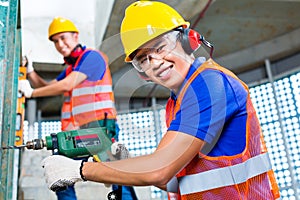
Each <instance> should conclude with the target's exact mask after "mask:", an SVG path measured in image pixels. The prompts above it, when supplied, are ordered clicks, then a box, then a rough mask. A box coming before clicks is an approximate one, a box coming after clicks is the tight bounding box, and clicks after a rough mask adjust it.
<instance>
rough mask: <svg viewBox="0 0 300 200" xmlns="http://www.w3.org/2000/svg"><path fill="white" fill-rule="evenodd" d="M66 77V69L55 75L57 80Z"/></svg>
mask: <svg viewBox="0 0 300 200" xmlns="http://www.w3.org/2000/svg"><path fill="white" fill-rule="evenodd" d="M65 77H66V69H64V70H63V71H62V72H61V73H60V74H59V75H58V76H57V77H56V80H57V81H61V80H63V79H64V78H65Z"/></svg>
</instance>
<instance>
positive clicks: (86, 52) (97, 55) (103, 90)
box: [19, 17, 135, 200]
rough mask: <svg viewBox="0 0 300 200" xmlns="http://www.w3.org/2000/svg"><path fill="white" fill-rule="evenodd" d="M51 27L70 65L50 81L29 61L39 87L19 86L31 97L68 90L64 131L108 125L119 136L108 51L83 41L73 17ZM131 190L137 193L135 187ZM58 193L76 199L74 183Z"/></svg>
mask: <svg viewBox="0 0 300 200" xmlns="http://www.w3.org/2000/svg"><path fill="white" fill-rule="evenodd" d="M48 31H49V35H48V38H49V40H50V41H52V42H53V43H54V46H55V48H56V50H57V51H58V52H59V53H60V54H61V55H62V56H63V57H64V61H65V64H66V65H67V67H66V68H65V70H63V71H62V72H61V73H60V74H59V75H58V77H57V78H56V79H55V80H52V81H50V82H47V81H45V80H44V79H43V78H41V77H40V76H39V75H38V74H37V73H36V72H35V71H34V69H33V66H32V63H31V62H28V66H27V67H28V70H27V73H28V75H27V76H28V78H29V80H30V82H31V84H32V85H33V87H34V88H35V89H33V88H31V85H30V84H29V82H28V81H27V80H25V81H23V82H20V83H19V84H20V86H19V89H20V90H21V92H23V93H24V95H25V96H26V97H27V98H33V97H44V96H54V95H62V94H64V103H63V105H62V114H61V124H62V131H70V130H75V129H84V128H95V127H100V126H101V127H104V126H105V127H106V128H107V130H108V135H109V137H110V138H113V137H116V115H117V112H116V109H115V104H114V93H113V90H112V78H111V73H110V70H109V67H108V60H107V57H106V55H105V54H104V53H102V52H100V51H97V50H93V49H90V48H86V47H85V46H83V45H81V44H80V43H79V36H78V35H79V31H78V29H77V27H76V26H75V25H74V23H73V22H72V21H70V20H69V19H66V18H62V17H56V18H54V19H53V21H52V22H51V24H50V26H49V30H48ZM117 139H118V138H116V140H117ZM122 191H123V193H124V195H127V196H128V198H127V199H134V198H131V193H129V195H128V192H129V190H128V189H127V188H125V189H124V188H123V190H122ZM130 191H131V192H133V195H134V196H135V194H134V191H133V190H132V188H130ZM134 196H133V197H134ZM57 197H58V199H63V200H65V199H68V200H69V199H70V200H71V199H76V194H75V190H74V187H73V186H70V187H68V189H67V190H64V191H59V192H57Z"/></svg>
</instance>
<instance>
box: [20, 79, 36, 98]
mask: <svg viewBox="0 0 300 200" xmlns="http://www.w3.org/2000/svg"><path fill="white" fill-rule="evenodd" d="M18 90H19V91H20V92H21V93H22V94H24V96H25V97H26V98H31V97H32V93H33V89H32V87H31V85H30V83H29V81H28V80H20V81H19V85H18Z"/></svg>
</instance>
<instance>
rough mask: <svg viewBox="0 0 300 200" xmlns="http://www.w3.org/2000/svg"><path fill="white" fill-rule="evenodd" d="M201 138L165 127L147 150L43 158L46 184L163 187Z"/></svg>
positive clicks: (193, 153)
mask: <svg viewBox="0 0 300 200" xmlns="http://www.w3.org/2000/svg"><path fill="white" fill-rule="evenodd" d="M203 145H204V142H203V141H202V140H200V139H197V138H195V137H193V136H191V135H187V134H185V133H181V132H175V131H168V132H167V133H166V134H165V136H164V137H163V139H162V140H161V142H160V144H159V145H158V148H157V150H156V151H155V152H154V153H152V154H150V155H144V156H139V157H134V158H129V159H124V160H119V161H112V162H81V161H78V160H73V159H70V158H67V157H65V156H59V155H54V156H49V157H47V158H46V159H44V160H43V162H42V166H43V167H44V168H45V176H46V182H47V184H48V187H49V188H50V189H51V190H53V191H57V190H59V189H61V188H62V187H65V186H68V185H73V184H74V183H76V182H78V181H83V180H90V181H95V182H101V183H107V184H118V185H133V186H150V185H154V186H157V187H159V188H161V189H166V187H165V186H166V185H167V183H168V182H169V181H170V180H171V179H172V178H173V177H174V176H175V175H176V174H177V173H178V172H179V171H180V170H181V169H182V168H184V167H185V166H186V165H187V164H188V163H189V162H190V161H191V160H192V159H193V158H194V157H195V156H196V155H197V154H198V153H199V151H200V150H201V148H202V147H203Z"/></svg>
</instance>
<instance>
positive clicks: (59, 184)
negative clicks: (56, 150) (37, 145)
mask: <svg viewBox="0 0 300 200" xmlns="http://www.w3.org/2000/svg"><path fill="white" fill-rule="evenodd" d="M84 162H85V161H83V160H73V159H70V158H67V157H65V156H60V155H53V156H49V157H47V158H45V159H44V160H43V161H42V167H43V168H44V169H45V173H44V174H45V177H46V183H47V185H48V188H49V189H50V190H52V191H54V192H56V191H61V190H64V189H66V188H67V186H71V185H74V184H75V183H76V182H79V181H86V180H85V178H84V177H83V176H82V173H81V169H82V165H83V163H84Z"/></svg>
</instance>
